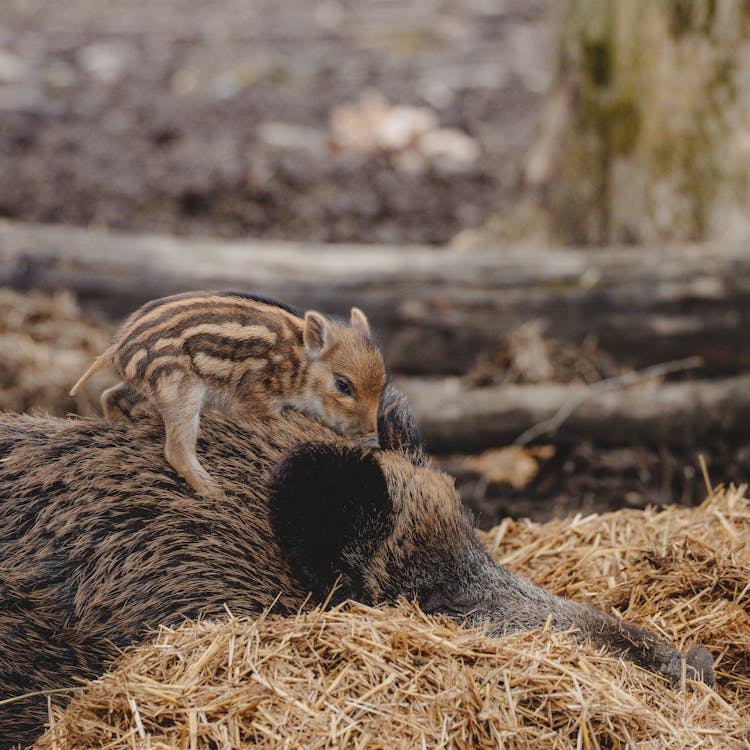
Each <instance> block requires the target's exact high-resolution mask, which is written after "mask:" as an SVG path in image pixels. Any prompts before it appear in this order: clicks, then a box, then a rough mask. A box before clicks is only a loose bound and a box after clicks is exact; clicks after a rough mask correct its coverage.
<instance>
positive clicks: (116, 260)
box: [0, 222, 750, 374]
mask: <svg viewBox="0 0 750 750" xmlns="http://www.w3.org/2000/svg"><path fill="white" fill-rule="evenodd" d="M0 284H7V285H10V286H12V287H14V288H16V289H21V290H26V289H31V288H37V289H42V290H56V289H71V290H73V291H74V292H76V294H78V295H79V298H80V299H81V301H82V303H83V304H84V306H86V307H88V308H89V309H92V308H93V309H96V310H100V311H102V312H104V313H106V314H108V315H109V316H111V317H112V318H114V319H120V318H121V317H122V316H124V315H125V314H127V313H128V312H130V311H131V310H133V309H134V308H135V307H137V306H138V305H140V304H141V303H143V302H145V301H146V300H148V299H153V298H155V297H160V296H163V295H165V294H170V293H173V292H176V291H183V290H186V289H201V288H203V289H205V288H223V289H239V290H243V291H251V292H254V293H258V294H263V295H267V296H271V297H277V298H280V299H282V300H284V301H286V302H288V303H290V304H293V305H297V306H299V307H300V308H302V309H307V308H319V309H321V310H323V311H325V312H329V313H337V314H347V313H348V310H349V308H350V307H351V306H353V305H357V306H359V307H362V308H363V309H364V310H365V312H366V313H367V314H368V316H369V318H370V321H371V323H372V324H373V326H374V329H375V331H376V332H377V334H378V335H379V337H380V338H381V340H382V342H383V344H384V348H385V352H386V356H387V358H388V360H389V363H390V365H391V368H392V369H393V371H394V372H399V373H408V374H420V373H421V374H424V373H431V374H455V373H463V372H465V371H466V370H467V369H469V368H470V367H471V365H472V364H473V363H474V362H475V360H476V358H477V357H478V356H479V355H480V354H481V353H482V352H485V351H488V350H492V349H493V348H494V347H495V346H497V345H498V343H499V342H500V341H501V339H502V337H503V336H504V335H505V334H507V333H508V332H510V331H513V330H515V329H517V328H518V327H519V326H521V325H522V324H524V323H525V322H527V321H528V320H530V319H539V320H540V321H541V322H542V323H543V325H544V327H545V335H546V336H548V337H549V338H553V339H561V340H566V341H571V342H573V343H580V342H581V341H582V340H583V339H584V338H585V337H586V336H595V337H596V338H597V340H598V342H599V346H600V348H601V349H603V350H604V351H607V352H610V353H611V354H612V355H613V356H614V357H615V358H616V360H617V361H618V362H620V363H622V364H623V365H624V366H630V367H635V368H640V367H643V366H646V365H649V364H653V363H657V362H663V361H666V360H671V359H679V358H682V357H686V356H692V355H695V354H700V355H702V356H703V357H704V359H705V361H706V368H705V369H704V372H710V373H712V374H717V373H737V372H740V371H742V369H743V368H744V369H748V368H750V348H748V347H747V331H748V330H749V329H750V255H748V253H747V252H746V248H745V246H742V245H739V246H734V245H731V244H716V245H701V246H682V247H664V248H656V247H646V248H617V247H614V248H605V249H602V250H598V251H596V252H593V251H590V250H585V249H584V250H582V249H573V248H565V249H562V248H557V249H545V248H540V247H537V248H534V247H525V248H520V247H515V248H512V247H503V248H493V249H476V250H466V251H458V250H448V249H435V248H431V247H390V246H374V245H373V246H350V245H314V244H299V243H278V242H256V241H243V242H237V241H235V242H228V241H219V240H211V239H181V238H172V237H160V236H128V235H121V234H112V233H108V232H103V231H92V230H82V229H72V228H66V227H50V226H29V225H16V224H13V223H2V222H0Z"/></svg>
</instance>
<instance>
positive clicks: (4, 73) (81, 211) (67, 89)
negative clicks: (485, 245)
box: [0, 0, 554, 243]
mask: <svg viewBox="0 0 750 750" xmlns="http://www.w3.org/2000/svg"><path fill="white" fill-rule="evenodd" d="M552 6H553V4H552V3H550V2H549V0H504V2H493V1H489V0H413V1H412V2H409V3H400V2H395V1H394V0H368V2H360V1H359V0H318V1H313V2H308V1H307V0H282V2H278V1H274V0H255V1H254V2H245V1H244V0H213V1H212V2H210V3H205V2H198V1H197V0H159V2H153V0H119V1H117V2H107V3H93V2H91V1H90V0H66V2H64V3H60V2H58V0H4V2H3V3H2V6H1V7H0V172H1V173H2V180H0V216H5V217H10V218H14V219H21V220H28V221H43V222H64V223H71V224H79V225H80V224H96V225H107V226H111V227H117V228H123V229H127V230H134V231H143V230H153V231H163V232H177V233H183V234H188V233H189V234H207V235H220V236H245V235H249V236H254V237H274V238H288V239H296V240H305V239H310V240H324V241H331V242H341V241H349V240H356V241H361V242H402V243H403V242H406V243H408V242H421V243H425V242H426V243H444V242H447V241H449V240H450V239H451V238H452V237H453V236H454V235H455V234H456V233H457V232H458V231H460V230H461V229H465V228H467V227H472V226H476V225H478V224H480V223H481V222H482V220H483V219H484V218H485V217H486V216H487V214H488V213H489V212H490V211H493V210H497V208H498V207H499V206H501V205H502V204H503V202H504V201H505V200H507V199H508V198H509V197H510V195H511V194H512V192H513V189H514V187H515V185H516V181H517V175H518V169H519V164H520V161H521V158H522V156H523V153H524V150H525V147H526V145H527V143H528V142H529V139H530V138H531V136H532V134H533V131H534V127H535V124H536V122H537V119H538V117H539V111H540V103H541V97H542V93H543V92H544V90H545V87H546V86H547V83H548V81H549V76H550V70H551V63H552V51H553V45H552V43H551V41H552V38H553V29H554V18H553V14H552V12H551V9H552ZM368 92H369V93H372V92H379V93H380V94H381V95H382V96H383V97H385V98H386V99H387V100H388V102H391V103H394V104H403V105H412V106H413V105H416V106H420V107H426V108H428V109H430V110H432V111H433V112H434V114H435V116H436V118H437V121H438V123H439V125H440V126H441V127H450V128H458V129H460V130H461V131H464V132H465V133H466V134H468V135H469V136H470V137H471V138H472V139H473V140H474V141H475V143H476V144H477V145H478V147H479V150H480V155H479V158H476V159H475V160H474V161H473V162H471V163H469V164H466V165H464V166H463V167H462V168H461V169H458V170H456V169H452V168H448V169H445V168H443V167H441V165H439V164H437V165H436V164H434V163H432V162H430V163H428V164H426V165H424V164H423V165H421V166H420V165H419V164H416V165H415V164H414V163H411V164H401V165H400V166H399V165H398V164H395V163H394V154H393V153H391V152H387V151H386V152H382V151H376V152H375V153H368V154H362V153H357V152H352V151H351V150H347V149H337V148H332V146H333V145H335V144H332V143H331V132H330V127H329V118H330V114H331V112H332V110H334V108H336V107H340V106H341V105H351V104H357V103H358V102H359V100H360V97H362V96H363V95H366V94H368ZM412 161H413V160H412Z"/></svg>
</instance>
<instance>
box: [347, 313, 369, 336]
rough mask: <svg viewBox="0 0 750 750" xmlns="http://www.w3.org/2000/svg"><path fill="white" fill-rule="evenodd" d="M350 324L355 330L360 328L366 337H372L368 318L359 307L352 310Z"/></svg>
mask: <svg viewBox="0 0 750 750" xmlns="http://www.w3.org/2000/svg"><path fill="white" fill-rule="evenodd" d="M349 323H350V324H351V325H352V326H354V327H355V328H359V329H360V330H361V331H362V332H363V333H364V334H365V335H366V336H369V335H370V324H369V322H368V321H367V316H366V315H365V314H364V313H363V312H362V310H360V309H359V308H358V307H353V308H352V313H351V317H350V318H349Z"/></svg>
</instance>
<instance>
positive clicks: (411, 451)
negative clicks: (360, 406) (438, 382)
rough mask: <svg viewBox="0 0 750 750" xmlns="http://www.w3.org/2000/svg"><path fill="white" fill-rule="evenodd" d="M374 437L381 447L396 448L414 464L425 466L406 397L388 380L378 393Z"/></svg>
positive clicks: (419, 438)
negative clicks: (376, 431)
mask: <svg viewBox="0 0 750 750" xmlns="http://www.w3.org/2000/svg"><path fill="white" fill-rule="evenodd" d="M378 438H379V440H380V447H381V448H382V449H383V450H388V451H398V452H400V453H401V454H403V456H404V458H406V459H407V460H408V461H410V462H411V463H412V464H414V465H415V466H426V465H427V456H426V455H425V449H424V443H423V442H422V436H421V434H420V432H419V425H418V424H417V418H416V417H415V416H414V412H413V411H412V410H411V406H409V402H408V401H407V400H406V396H404V394H403V393H401V391H399V390H398V388H396V386H394V385H393V384H392V383H386V385H385V388H383V393H382V394H381V395H380V404H379V405H378Z"/></svg>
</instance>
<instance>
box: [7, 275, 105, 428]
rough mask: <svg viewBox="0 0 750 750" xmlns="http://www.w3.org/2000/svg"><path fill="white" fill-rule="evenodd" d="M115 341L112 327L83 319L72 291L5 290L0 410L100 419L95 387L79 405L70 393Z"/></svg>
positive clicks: (86, 392) (83, 395)
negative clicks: (83, 374)
mask: <svg viewBox="0 0 750 750" xmlns="http://www.w3.org/2000/svg"><path fill="white" fill-rule="evenodd" d="M110 336H111V330H110V327H109V326H108V325H106V324H104V323H97V322H96V321H94V320H91V319H87V318H85V317H84V316H83V315H82V313H81V310H80V309H79V307H78V303H77V302H76V300H75V297H74V296H73V295H72V294H71V293H69V292H57V293H55V294H43V293H41V292H25V293H19V292H15V291H13V290H12V289H7V288H0V410H3V411H5V410H8V411H17V412H23V411H28V410H30V409H34V410H37V411H45V412H48V413H50V414H55V415H57V416H63V415H64V414H65V413H67V412H70V411H76V412H77V413H78V414H83V415H87V416H88V415H93V414H96V413H97V410H98V405H99V399H98V391H97V390H96V389H95V388H90V389H86V390H85V392H82V393H79V394H78V396H77V397H76V398H75V400H73V399H71V398H69V396H68V391H69V390H70V386H71V385H72V384H73V383H75V381H76V380H78V377H79V375H80V374H81V373H82V372H83V371H84V370H85V369H86V368H87V367H88V366H89V365H90V364H91V362H92V361H93V359H94V357H96V356H97V355H98V354H100V353H101V352H102V350H103V349H104V348H105V347H106V346H107V344H108V343H109V339H110ZM101 382H103V380H100V381H99V383H101Z"/></svg>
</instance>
